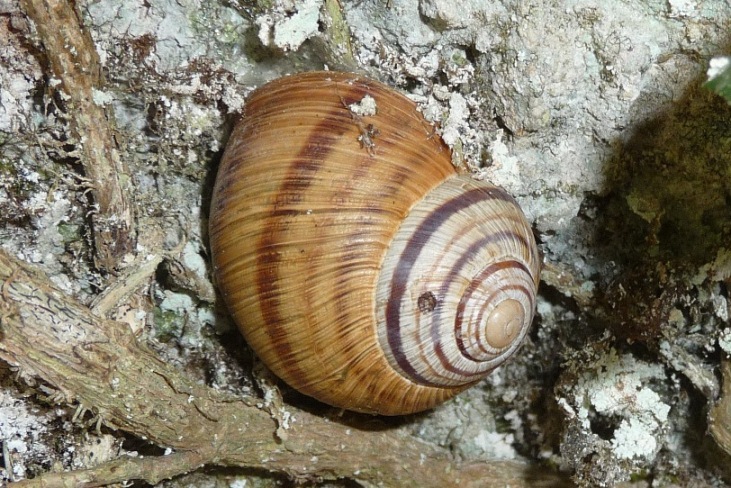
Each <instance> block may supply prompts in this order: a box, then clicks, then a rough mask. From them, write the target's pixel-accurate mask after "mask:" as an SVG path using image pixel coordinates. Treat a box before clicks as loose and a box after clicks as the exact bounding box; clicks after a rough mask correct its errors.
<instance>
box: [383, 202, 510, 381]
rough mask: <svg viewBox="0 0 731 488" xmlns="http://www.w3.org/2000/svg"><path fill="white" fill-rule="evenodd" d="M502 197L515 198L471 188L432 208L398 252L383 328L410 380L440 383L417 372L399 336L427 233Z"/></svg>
mask: <svg viewBox="0 0 731 488" xmlns="http://www.w3.org/2000/svg"><path fill="white" fill-rule="evenodd" d="M495 199H499V200H503V201H507V202H513V201H514V200H513V199H512V197H510V196H509V195H508V194H507V193H505V191H504V190H502V189H500V188H497V187H493V188H489V189H486V188H474V189H471V190H469V191H466V192H465V193H462V194H461V195H459V196H457V197H455V198H452V199H450V200H448V201H447V202H445V203H443V204H442V205H440V206H439V207H437V208H435V209H434V210H433V211H432V212H431V213H430V214H429V215H428V216H427V218H426V219H424V221H423V222H422V223H421V224H420V225H419V227H418V228H417V229H416V230H415V231H414V232H413V234H412V236H411V238H410V239H409V241H408V243H407V244H406V247H405V248H404V250H403V252H402V254H401V256H399V258H398V261H397V264H396V268H395V270H394V273H393V276H392V278H391V286H390V296H389V299H388V303H387V305H386V330H387V339H388V344H389V347H390V350H391V353H392V354H393V357H394V360H395V361H396V363H397V364H398V366H399V367H400V368H401V370H402V371H403V372H404V373H405V374H406V375H407V376H408V377H409V378H410V379H411V380H412V381H415V382H417V383H419V384H422V385H427V386H431V387H439V386H441V385H440V384H439V383H437V382H434V381H432V380H430V379H428V378H426V377H425V376H423V375H422V374H420V373H419V372H418V371H417V370H416V369H415V368H414V367H413V366H412V365H411V362H410V361H409V359H408V357H407V355H406V353H405V352H404V348H403V343H402V340H401V303H402V301H403V298H404V294H405V292H406V288H407V280H408V279H409V276H410V274H411V268H412V267H413V266H414V264H415V263H416V260H417V259H419V257H420V255H421V252H422V250H423V249H424V246H426V244H427V242H428V241H429V238H430V236H431V235H432V234H433V233H435V232H436V231H437V230H438V229H439V227H440V226H441V225H442V224H443V223H444V222H445V221H447V220H448V219H449V218H451V217H452V215H454V214H456V213H458V212H461V211H462V210H464V209H465V208H467V207H469V206H471V205H475V204H479V203H480V202H484V201H488V200H495Z"/></svg>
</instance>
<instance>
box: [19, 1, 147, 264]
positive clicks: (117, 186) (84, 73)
mask: <svg viewBox="0 0 731 488" xmlns="http://www.w3.org/2000/svg"><path fill="white" fill-rule="evenodd" d="M21 5H22V7H23V9H24V10H25V12H26V14H27V15H28V18H30V19H31V20H33V23H34V24H35V27H36V30H37V32H38V35H39V37H40V39H41V42H42V44H43V46H44V48H45V54H46V56H47V58H48V63H49V68H50V70H51V72H52V73H53V75H54V76H55V77H56V78H58V79H59V80H60V81H61V85H60V86H61V89H62V90H63V92H64V93H65V95H66V100H65V108H66V112H67V114H68V116H69V120H70V123H71V128H72V130H73V134H74V135H75V138H76V141H77V144H79V145H80V149H81V150H80V153H81V154H82V157H81V163H82V165H83V166H84V173H85V176H86V177H87V178H88V179H89V181H90V184H91V191H92V194H93V196H94V204H95V205H96V207H98V208H97V209H96V211H95V212H94V214H93V215H92V223H93V231H94V246H95V262H96V265H97V267H99V268H100V269H102V270H105V271H110V272H111V271H114V270H115V269H117V268H118V267H119V266H120V265H121V264H122V262H123V259H124V258H125V256H126V255H127V254H130V253H133V252H134V250H135V239H136V236H135V229H134V215H133V211H132V208H133V207H132V203H131V202H130V199H131V195H132V194H133V193H132V180H131V178H130V173H129V170H128V169H127V167H126V165H125V164H124V161H123V160H122V158H121V157H120V154H119V151H118V149H117V144H116V141H115V140H114V130H113V126H114V123H113V119H112V115H111V114H109V113H106V111H105V110H104V108H103V107H101V106H100V105H98V104H97V103H96V102H95V94H96V93H97V92H98V90H100V89H101V88H102V85H103V79H102V75H101V66H100V62H99V56H98V55H97V52H96V49H95V48H94V43H93V41H92V39H91V36H90V35H89V33H88V32H86V31H85V30H84V29H83V28H82V26H81V20H80V18H79V17H78V15H77V13H76V11H75V10H74V8H73V7H72V6H71V5H70V4H69V2H67V1H66V0H21Z"/></svg>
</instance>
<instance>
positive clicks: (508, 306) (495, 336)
mask: <svg viewBox="0 0 731 488" xmlns="http://www.w3.org/2000/svg"><path fill="white" fill-rule="evenodd" d="M524 323H525V314H524V313H523V307H522V305H521V304H520V302H519V301H517V300H513V299H508V300H504V301H502V302H500V303H499V304H498V305H497V306H496V307H495V308H494V309H493V310H492V312H490V315H489V316H488V317H487V320H486V321H485V340H487V343H488V344H490V345H491V346H492V347H494V348H495V349H504V348H506V347H508V346H509V345H510V344H512V343H513V341H515V339H516V338H517V337H518V336H519V335H520V330H521V329H522V328H523V324H524Z"/></svg>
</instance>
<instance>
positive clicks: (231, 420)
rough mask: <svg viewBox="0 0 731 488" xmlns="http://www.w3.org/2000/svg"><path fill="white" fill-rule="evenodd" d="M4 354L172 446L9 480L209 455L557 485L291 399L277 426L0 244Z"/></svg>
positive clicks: (323, 468)
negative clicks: (153, 455)
mask: <svg viewBox="0 0 731 488" xmlns="http://www.w3.org/2000/svg"><path fill="white" fill-rule="evenodd" d="M0 282H1V283H2V284H1V285H0V359H2V360H4V361H6V362H8V363H9V364H11V365H13V366H16V367H18V368H19V369H20V370H21V371H22V372H23V373H24V375H32V376H35V377H38V378H40V379H42V380H43V381H45V382H46V383H48V384H49V385H51V386H52V387H53V388H55V389H57V390H58V392H59V395H56V398H59V399H63V400H64V401H66V402H69V403H72V402H75V403H78V404H80V405H81V406H82V407H83V408H87V409H89V410H91V411H92V412H93V413H94V414H96V415H98V416H99V417H100V418H101V419H102V421H103V423H104V424H105V425H106V426H108V427H110V428H113V429H121V430H124V431H127V432H129V433H132V434H134V435H137V436H139V437H142V438H145V439H147V440H149V441H150V442H153V443H155V444H157V445H159V446H161V447H168V448H172V449H173V450H174V452H175V453H176V454H175V455H174V456H173V457H171V456H166V457H164V458H161V460H158V462H161V463H163V464H161V465H160V467H158V468H157V469H155V470H150V469H145V468H144V466H141V463H143V461H140V460H135V459H134V458H132V459H128V460H127V459H124V458H122V459H119V460H116V461H113V462H111V463H106V464H103V465H101V466H99V467H97V468H94V469H92V470H86V471H80V472H72V473H61V474H49V475H46V476H43V477H41V478H38V479H35V480H28V481H24V482H20V483H17V484H16V486H19V487H20V486H101V485H103V484H107V483H113V482H119V480H124V479H144V480H147V481H149V482H156V481H159V480H160V479H162V478H168V477H171V476H174V475H176V474H180V473H185V472H188V471H191V470H193V469H196V468H198V467H200V466H202V465H205V464H213V465H219V466H242V467H249V468H259V469H264V470H269V471H273V472H279V473H285V474H288V475H290V476H292V477H294V478H306V479H338V478H351V479H355V480H357V481H360V482H363V483H373V484H376V483H382V484H383V485H385V486H419V487H428V486H438V487H449V486H460V487H470V486H486V485H489V484H493V483H494V484H495V485H499V486H503V485H510V486H513V487H520V486H526V487H527V486H563V485H566V484H567V483H568V482H567V481H566V480H565V479H563V478H561V477H559V476H558V475H555V474H553V473H551V472H550V471H549V470H541V469H538V468H536V467H533V466H530V465H526V464H523V463H519V462H515V461H494V462H490V463H485V462H472V463H464V464H459V463H457V462H455V461H454V460H452V459H450V457H449V455H448V453H447V452H446V451H444V450H442V449H441V448H438V447H436V446H433V445H430V444H426V443H423V442H420V441H419V440H417V439H414V438H413V437H410V436H404V435H401V434H399V433H397V432H394V431H390V430H367V429H363V430H360V429H357V428H353V427H350V426H346V425H341V424H339V423H337V422H334V421H331V420H328V419H325V418H321V417H318V416H315V415H312V414H309V413H307V412H305V411H301V410H297V409H295V408H292V407H289V409H290V413H291V415H292V425H291V427H290V428H289V429H287V431H286V435H283V436H281V437H283V438H284V439H281V438H280V436H277V435H276V432H277V425H276V423H275V422H274V420H272V417H271V415H270V413H269V412H267V411H265V410H262V409H260V408H257V406H256V405H257V403H259V402H258V401H256V400H255V399H253V398H244V397H236V396H232V395H230V394H226V393H222V392H220V391H217V390H214V389H212V388H209V387H206V386H204V385H201V384H197V383H195V382H193V381H191V380H190V379H188V378H186V376H185V375H184V374H182V373H181V372H180V371H178V370H176V369H175V368H174V367H173V366H171V365H169V364H167V363H165V362H163V361H162V360H161V359H160V358H159V357H157V356H156V355H155V354H154V353H153V352H152V351H150V350H149V349H148V348H146V347H145V346H144V345H143V344H140V343H138V342H137V340H136V339H135V337H134V336H133V334H132V333H131V331H130V330H129V329H128V327H127V326H126V325H124V324H121V323H118V322H114V321H110V320H105V319H103V318H101V317H99V316H97V315H94V314H93V313H92V312H91V311H90V310H89V309H88V308H87V307H85V306H84V305H82V304H81V303H79V302H77V301H75V300H74V299H73V298H71V297H68V296H66V295H64V294H63V293H62V292H61V291H59V290H58V289H56V288H54V287H53V286H51V285H49V283H50V282H49V280H48V278H47V277H46V276H44V275H43V274H42V273H40V272H38V271H35V270H33V269H32V268H31V267H30V266H29V265H27V264H25V263H23V262H21V261H18V260H17V259H15V258H13V257H11V256H9V255H8V254H7V253H6V252H4V251H2V250H0Z"/></svg>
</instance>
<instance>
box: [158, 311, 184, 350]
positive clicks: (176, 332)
mask: <svg viewBox="0 0 731 488" xmlns="http://www.w3.org/2000/svg"><path fill="white" fill-rule="evenodd" d="M153 316H154V319H155V329H154V331H155V338H156V339H157V340H158V341H160V342H163V343H167V342H170V340H172V339H174V338H176V337H179V336H180V333H181V330H182V329H181V324H182V323H183V317H181V316H179V315H178V314H177V313H175V312H173V311H170V310H162V309H161V308H160V307H155V309H154V310H153Z"/></svg>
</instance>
